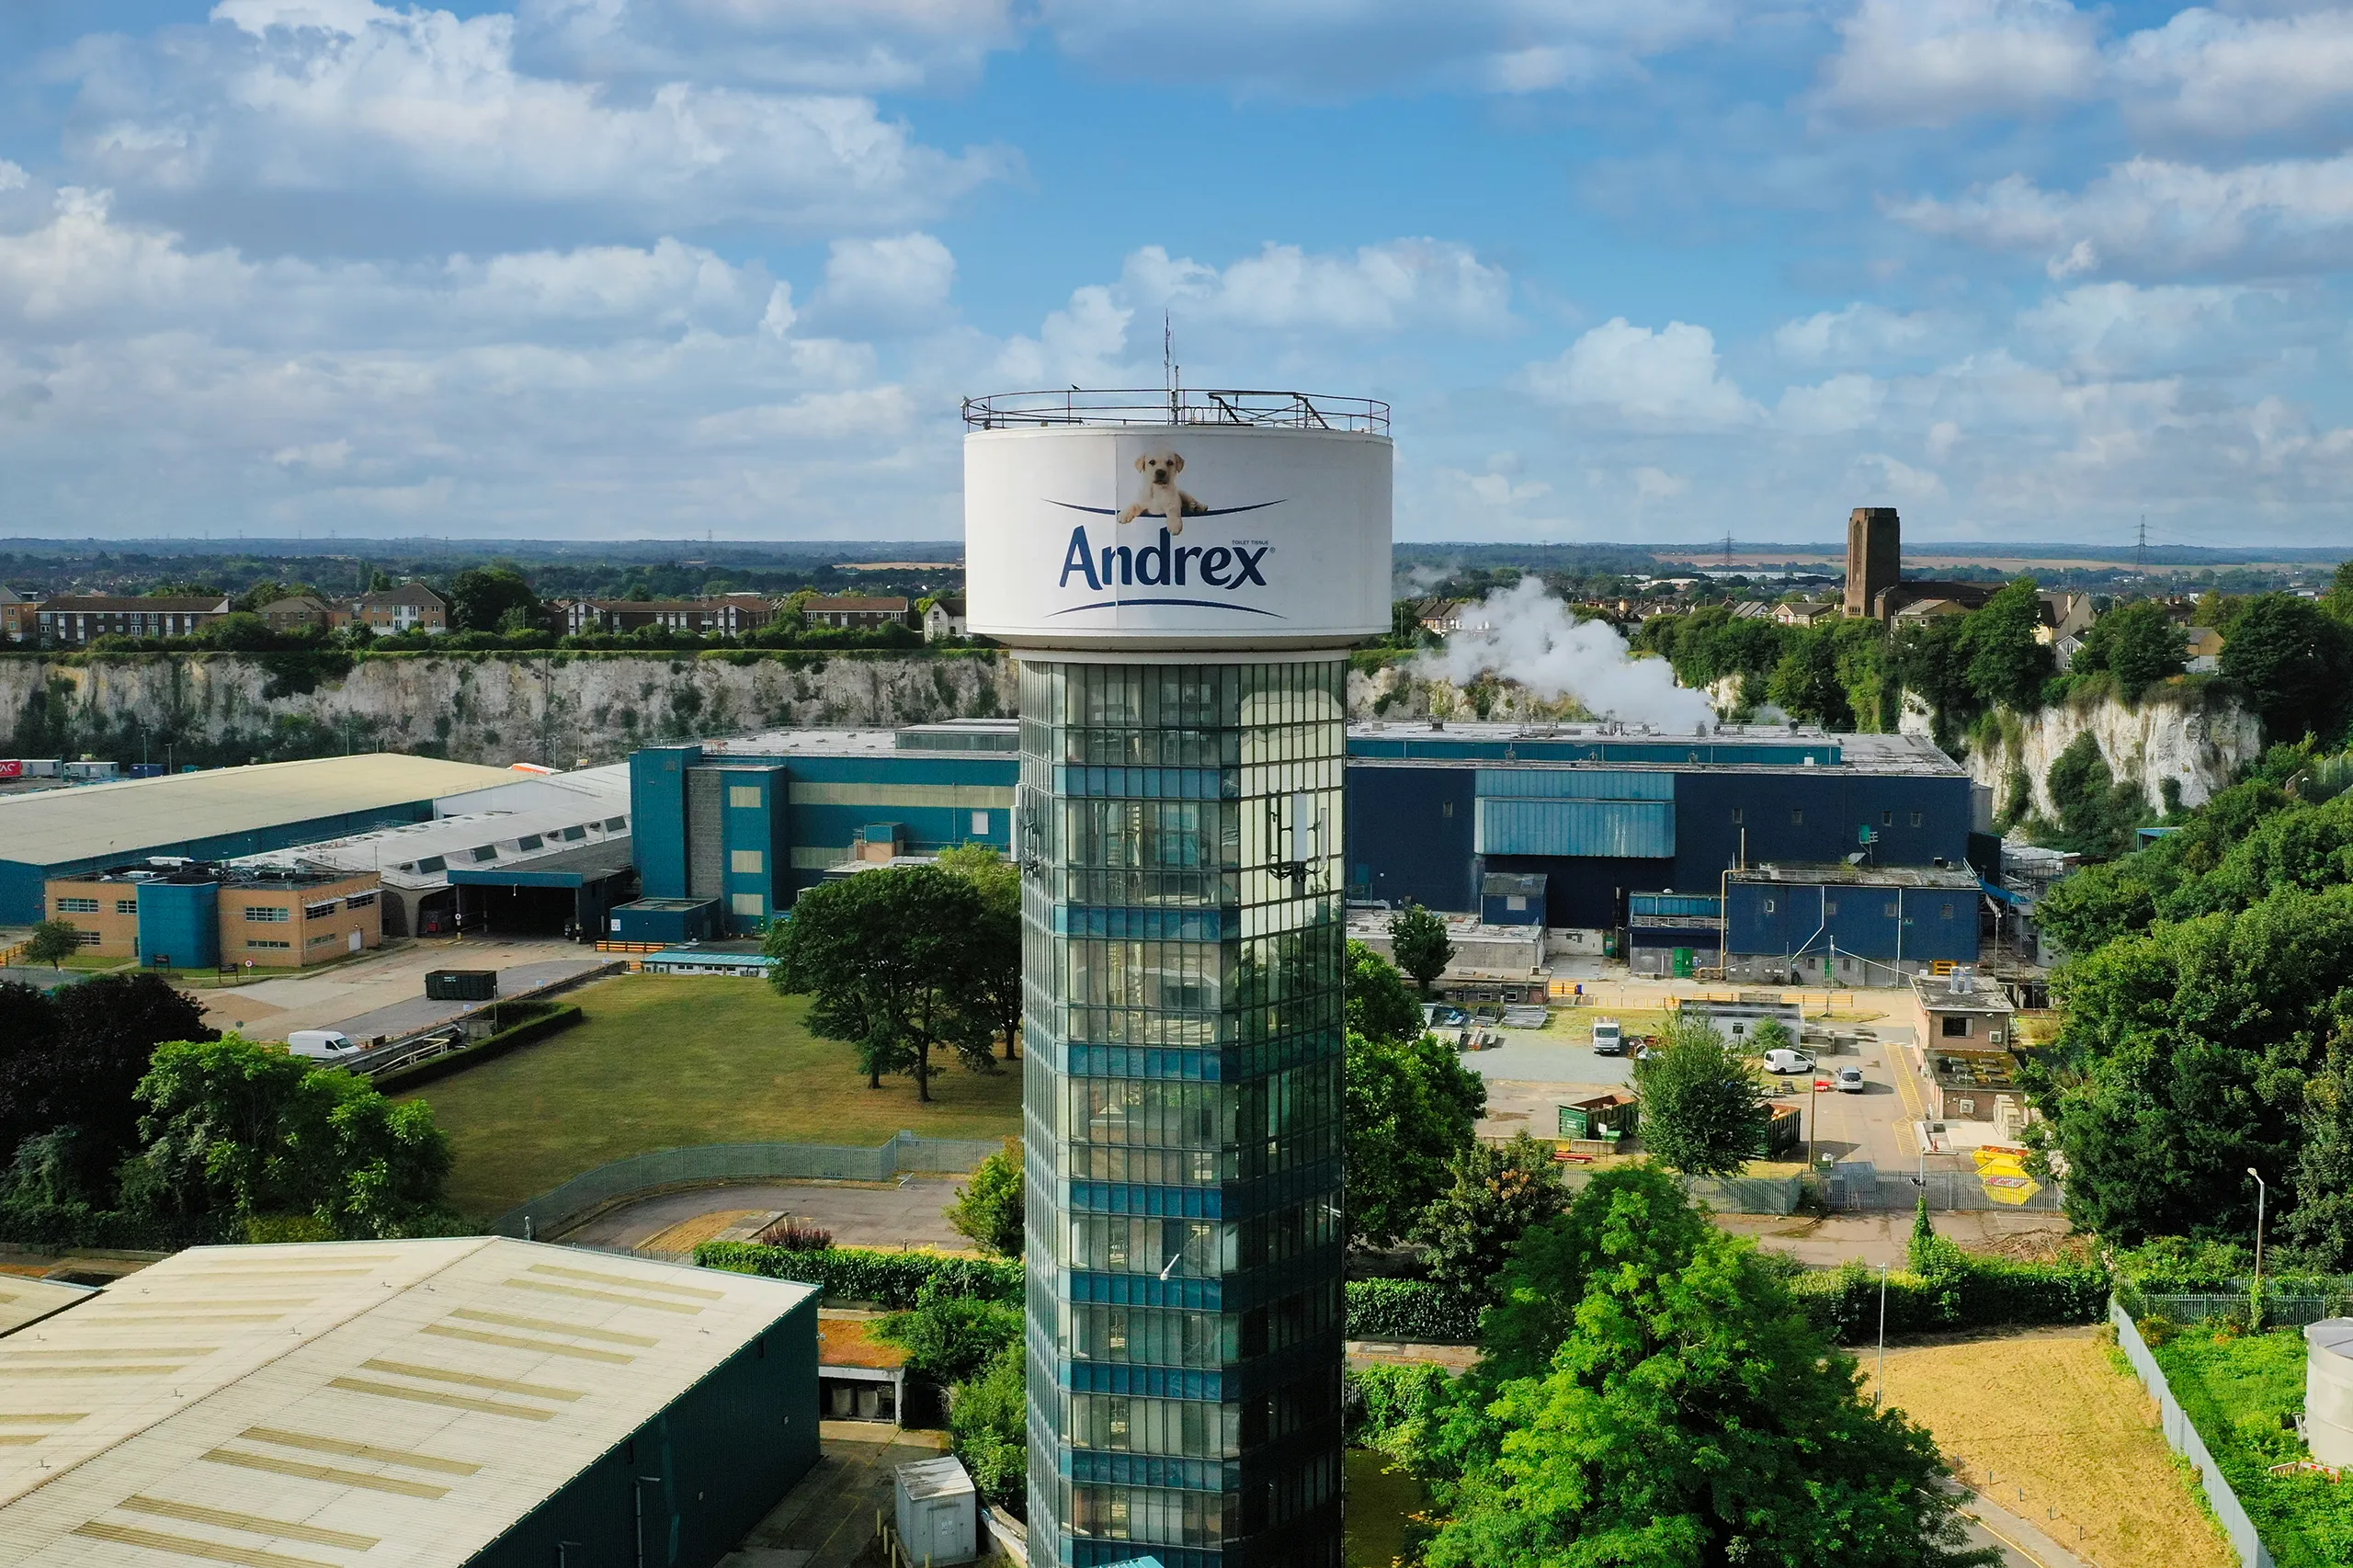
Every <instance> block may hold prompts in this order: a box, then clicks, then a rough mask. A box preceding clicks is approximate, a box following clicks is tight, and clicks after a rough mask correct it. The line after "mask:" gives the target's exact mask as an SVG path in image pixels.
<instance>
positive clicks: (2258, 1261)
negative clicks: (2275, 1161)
mask: <svg viewBox="0 0 2353 1568" xmlns="http://www.w3.org/2000/svg"><path fill="white" fill-rule="evenodd" d="M2246 1174H2247V1175H2249V1176H2254V1177H2255V1290H2256V1295H2257V1296H2258V1297H2260V1296H2261V1295H2262V1293H2263V1199H2264V1198H2265V1195H2266V1194H2267V1193H2268V1191H2269V1188H2268V1187H2265V1186H2264V1182H2263V1176H2262V1175H2261V1174H2260V1173H2259V1172H2257V1171H2256V1168H2255V1167H2254V1166H2253V1165H2249V1166H2247V1168H2246Z"/></svg>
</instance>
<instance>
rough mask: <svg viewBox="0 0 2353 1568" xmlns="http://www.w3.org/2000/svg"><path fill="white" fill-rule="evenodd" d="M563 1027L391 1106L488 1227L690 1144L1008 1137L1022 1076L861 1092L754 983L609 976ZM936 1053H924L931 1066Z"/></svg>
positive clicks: (457, 1198) (783, 1006)
mask: <svg viewBox="0 0 2353 1568" xmlns="http://www.w3.org/2000/svg"><path fill="white" fill-rule="evenodd" d="M566 1000H568V1001H575V1002H577V1003H578V1004H579V1005H580V1008H581V1011H582V1012H583V1013H584V1014H585V1015H586V1017H585V1018H584V1019H583V1021H582V1022H581V1023H579V1024H578V1025H577V1026H575V1027H574V1028H569V1029H566V1030H564V1031H563V1033H561V1034H556V1035H551V1036H550V1037H549V1038H547V1039H546V1040H538V1041H535V1042H533V1043H531V1044H529V1045H526V1046H523V1047H521V1048H519V1049H518V1050H516V1051H512V1052H510V1053H509V1054H507V1055H505V1056H501V1057H498V1058H497V1059H495V1060H494V1061H490V1062H483V1063H482V1064H481V1065H480V1066H478V1067H471V1068H468V1069H467V1070H466V1071H464V1072H462V1073H459V1074H455V1075H453V1076H451V1077H448V1078H444V1079H442V1080H441V1081H440V1082H439V1083H437V1084H430V1085H426V1086H424V1087H422V1088H420V1089H417V1090H416V1091H415V1092H414V1093H412V1094H408V1095H403V1096H396V1097H398V1098H402V1099H421V1100H423V1101H425V1102H426V1104H428V1105H430V1106H431V1107H432V1108H433V1115H434V1119H435V1120H437V1121H438V1122H439V1123H440V1125H441V1128H442V1130H443V1131H446V1132H447V1133H448V1134H449V1142H450V1146H451V1151H452V1153H454V1154H455V1156H456V1165H455V1168H454V1169H453V1170H452V1172H451V1173H450V1177H449V1199H450V1201H451V1202H452V1203H454V1204H455V1205H456V1206H457V1207H458V1208H459V1209H460V1210H462V1211H463V1212H465V1213H467V1214H470V1215H474V1216H478V1217H483V1218H487V1217H490V1216H494V1215H496V1214H500V1213H503V1212H504V1211H506V1210H508V1209H511V1208H513V1207H514V1206H515V1205H516V1204H517V1203H520V1202H522V1201H523V1200H524V1199H528V1198H535V1197H537V1196H538V1195H539V1194H540V1193H542V1192H545V1191H547V1190H548V1189H549V1188H551V1187H555V1186H557V1185H558V1184H559V1183H562V1182H563V1181H566V1180H569V1179H570V1178H571V1177H573V1176H578V1175H579V1174H580V1173H581V1172H583V1171H586V1170H592V1169H594V1168H595V1167H597V1165H603V1164H605V1163H606V1162H607V1161H608V1160H618V1159H620V1158H623V1157H624V1156H626V1155H630V1154H642V1153H651V1152H652V1151H654V1150H656V1149H678V1148H686V1147H689V1146H692V1145H696V1144H702V1143H766V1142H798V1143H849V1144H861V1145H867V1146H871V1145H873V1144H877V1143H880V1142H883V1141H884V1140H885V1139H887V1138H889V1137H890V1136H891V1135H892V1133H894V1132H896V1131H899V1130H900V1129H901V1128H903V1127H904V1128H906V1129H908V1130H910V1131H915V1132H919V1133H924V1134H926V1135H928V1136H930V1137H935V1138H1002V1137H1005V1136H1007V1135H1009V1134H1012V1133H1016V1132H1018V1131H1020V1129H1021V1074H1019V1073H1018V1072H1006V1071H999V1072H996V1073H992V1074H975V1073H968V1072H966V1071H965V1070H964V1069H963V1068H961V1067H960V1066H956V1065H954V1064H953V1053H952V1052H950V1053H948V1054H949V1065H948V1066H947V1068H946V1070H945V1071H942V1072H938V1073H936V1074H935V1075H934V1076H933V1078H932V1085H931V1093H932V1103H931V1104H929V1105H927V1106H926V1105H923V1104H921V1103H919V1102H918V1101H917V1100H916V1098H915V1081H914V1080H913V1079H912V1078H904V1077H900V1078H885V1079H883V1080H882V1087H881V1088H880V1089H869V1088H868V1087H867V1086H866V1079H865V1076H864V1075H863V1074H860V1073H859V1072H858V1058H857V1055H856V1053H855V1052H853V1051H851V1049H850V1048H849V1047H848V1046H847V1045H842V1044H839V1043H837V1042H835V1041H834V1040H820V1039H818V1038H817V1037H816V1036H814V1035H813V1034H811V1033H810V1032H809V1029H808V1027H807V1022H806V1020H807V1017H808V1012H809V1004H808V1000H807V998H805V997H798V996H779V995H778V994H776V993H775V992H774V991H773V990H771V989H769V987H768V985H767V983H766V982H765V981H759V980H734V979H722V978H718V977H706V976H701V975H663V974H642V975H624V976H620V977H617V978H615V979H612V980H606V981H599V982H598V983H596V984H594V985H590V986H586V987H585V988H583V989H582V990H579V991H576V992H574V993H573V994H571V995H570V996H569V997H567V998H566ZM940 1060H941V1056H940V1053H938V1052H934V1053H933V1057H932V1061H933V1062H934V1064H935V1066H937V1065H938V1063H939V1062H940Z"/></svg>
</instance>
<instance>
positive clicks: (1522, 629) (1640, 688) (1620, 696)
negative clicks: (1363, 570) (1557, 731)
mask: <svg viewBox="0 0 2353 1568" xmlns="http://www.w3.org/2000/svg"><path fill="white" fill-rule="evenodd" d="M1414 673H1415V675H1417V676H1422V677H1424V678H1425V679H1430V680H1447V681H1451V682H1453V683H1454V684H1455V685H1456V686H1458V687H1462V686H1468V685H1470V684H1471V683H1472V681H1474V680H1476V679H1478V677H1479V676H1482V675H1496V676H1502V677H1503V678H1505V679H1506V680H1510V681H1515V682H1517V683H1518V684H1519V685H1520V686H1522V687H1526V688H1527V689H1528V690H1529V691H1531V692H1533V693H1535V694H1536V695H1537V696H1539V697H1541V698H1545V699H1559V698H1562V697H1574V698H1575V699H1577V701H1578V702H1579V703H1581V704H1582V705H1583V706H1584V707H1585V709H1586V711H1587V712H1590V713H1593V714H1596V715H1597V716H1599V717H1602V718H1608V719H1619V720H1623V721H1626V722H1630V723H1643V724H1654V725H1656V726H1658V727H1659V728H1661V729H1682V730H1687V731H1688V730H1689V729H1691V728H1693V727H1695V726H1697V725H1699V724H1711V723H1712V722H1714V720H1715V717H1716V712H1715V710H1714V709H1713V708H1712V707H1711V706H1710V705H1709V702H1708V699H1707V696H1706V694H1704V693H1702V692H1697V691H1692V690H1689V689H1688V688H1687V687H1679V686H1677V685H1676V684H1675V671H1674V669H1673V667H1672V666H1670V665H1668V664H1667V662H1666V661H1665V659H1637V658H1633V657H1631V656H1630V655H1629V653H1628V652H1627V648H1626V640H1625V639H1624V638H1623V637H1620V635H1619V634H1618V632H1617V630H1616V629H1615V628H1614V627H1612V626H1610V625H1609V623H1608V622H1607V621H1602V620H1586V621H1580V620H1578V619H1576V618H1575V617H1574V615H1573V614H1571V613H1570V610H1569V607H1568V606H1567V605H1565V604H1563V603H1562V602H1561V601H1560V600H1559V599H1556V598H1554V597H1552V595H1550V594H1548V593H1546V592H1545V591H1544V585H1543V584H1542V583H1540V582H1539V581H1538V580H1537V579H1536V578H1534V577H1522V578H1521V579H1520V580H1519V581H1518V584H1516V585H1513V586H1511V587H1508V588H1497V589H1495V590H1494V591H1493V592H1492V593H1490V594H1488V596H1487V597H1486V598H1485V600H1484V601H1483V603H1482V604H1481V605H1480V607H1479V609H1478V610H1477V611H1476V612H1473V611H1470V610H1465V611H1464V612H1463V615H1462V630H1461V631H1458V632H1456V633H1454V635H1453V636H1451V637H1449V638H1448V639H1447V643H1446V648H1445V650H1444V651H1443V652H1436V651H1433V652H1430V653H1423V654H1422V655H1421V656H1420V657H1418V658H1417V659H1415V661H1414Z"/></svg>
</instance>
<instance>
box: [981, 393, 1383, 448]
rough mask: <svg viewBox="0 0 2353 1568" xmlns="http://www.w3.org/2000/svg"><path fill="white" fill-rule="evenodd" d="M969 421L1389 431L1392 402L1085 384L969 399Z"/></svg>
mask: <svg viewBox="0 0 2353 1568" xmlns="http://www.w3.org/2000/svg"><path fill="white" fill-rule="evenodd" d="M964 423H965V424H967V425H969V426H972V428H974V429H976V430H1007V429H1018V428H1021V427H1023V426H1037V425H1247V426H1257V427H1259V428H1261V429H1292V430H1352V431H1356V432H1358V433H1359V434H1365V435H1373V436H1385V435H1387V434H1388V433H1389V405H1388V404H1387V403H1383V402H1381V400H1380V399H1378V398H1370V397H1333V396H1326V395H1325V394H1324V393H1321V392H1256V391H1240V390H1218V391H1209V390H1205V389H1202V388H1199V387H1179V388H1176V389H1175V390H1173V391H1172V390H1165V389H1162V388H1157V387H1127V388H1120V389H1116V390H1109V391H1097V392H1086V391H1082V390H1080V389H1079V388H1076V387H1071V388H1067V389H1065V390H1063V391H1062V392H995V393H992V394H991V395H989V396H987V397H968V398H966V399H965V400H964Z"/></svg>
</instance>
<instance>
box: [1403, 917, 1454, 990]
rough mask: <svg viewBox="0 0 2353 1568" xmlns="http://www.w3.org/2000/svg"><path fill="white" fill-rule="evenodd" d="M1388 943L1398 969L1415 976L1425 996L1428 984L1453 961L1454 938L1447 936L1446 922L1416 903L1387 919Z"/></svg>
mask: <svg viewBox="0 0 2353 1568" xmlns="http://www.w3.org/2000/svg"><path fill="white" fill-rule="evenodd" d="M1389 944H1390V949H1391V950H1392V952H1394V953H1395V954H1396V955H1397V967H1398V968H1399V969H1402V970H1404V971H1405V972H1406V973H1407V974H1410V975H1412V976H1413V977H1414V983H1415V984H1416V985H1418V986H1420V987H1421V988H1422V994H1423V995H1425V996H1427V995H1428V994H1429V990H1430V983H1431V982H1432V981H1434V980H1436V979H1437V978H1438V976H1439V975H1441V974H1444V973H1445V972H1446V966H1447V965H1448V964H1449V963H1451V962H1452V961H1453V960H1454V938H1453V937H1449V936H1448V935H1447V934H1446V922H1445V921H1443V920H1441V919H1439V918H1438V916H1437V915H1433V914H1431V913H1430V912H1429V911H1428V910H1427V909H1424V908H1423V907H1422V906H1421V905H1420V904H1418V903H1409V904H1407V905H1406V906H1405V907H1404V908H1403V909H1401V910H1399V911H1398V912H1397V913H1396V914H1395V915H1392V916H1390V920H1389Z"/></svg>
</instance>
